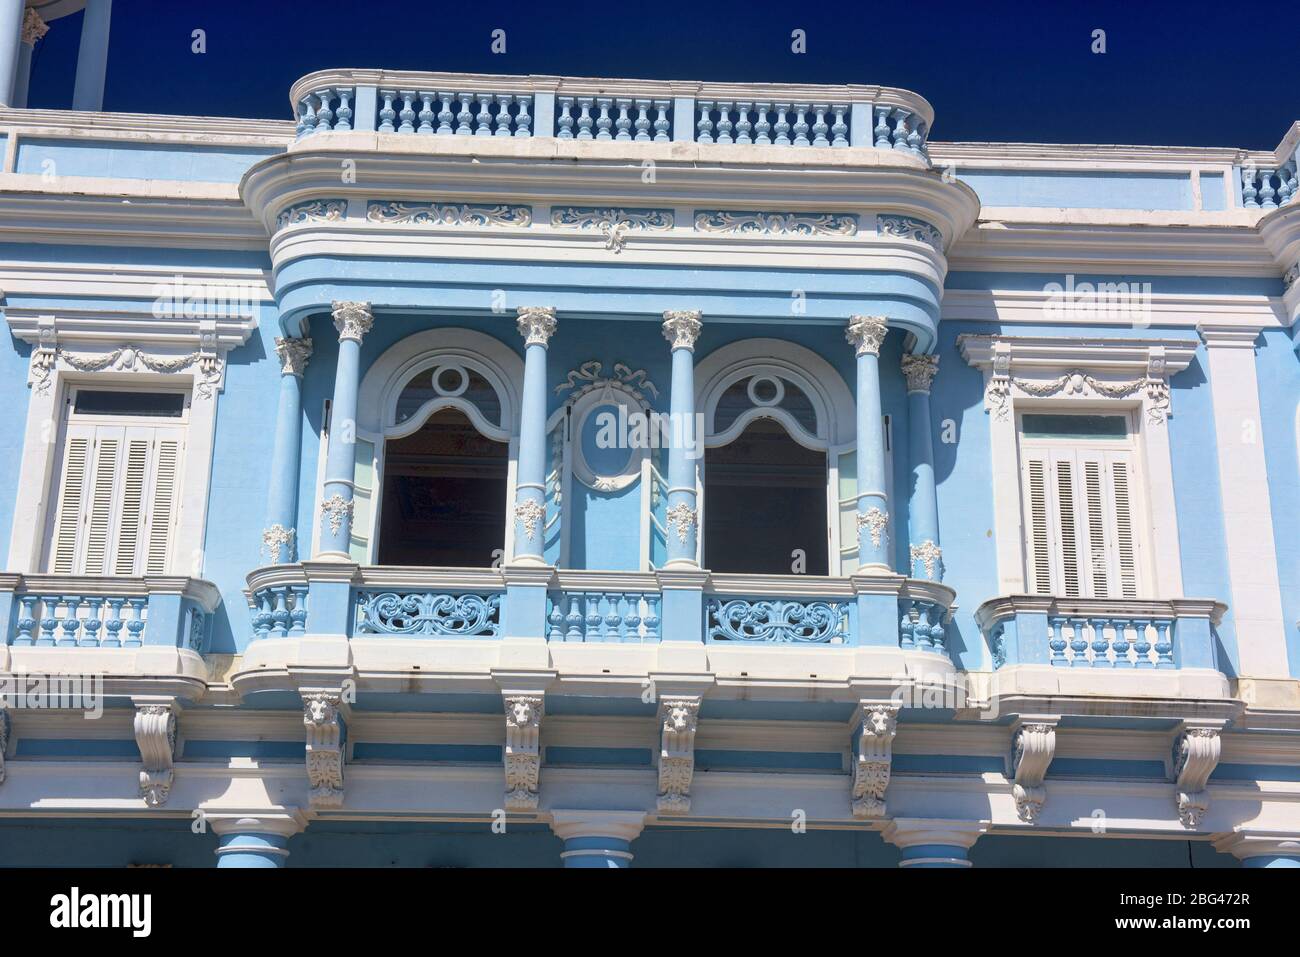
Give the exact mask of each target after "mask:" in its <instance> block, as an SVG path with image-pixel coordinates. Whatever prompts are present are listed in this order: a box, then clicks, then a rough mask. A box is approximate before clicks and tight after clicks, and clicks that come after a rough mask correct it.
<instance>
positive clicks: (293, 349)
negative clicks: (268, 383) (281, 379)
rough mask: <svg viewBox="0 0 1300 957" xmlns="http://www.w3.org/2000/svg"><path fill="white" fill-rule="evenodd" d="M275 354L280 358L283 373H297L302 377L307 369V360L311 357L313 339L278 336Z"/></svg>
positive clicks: (281, 372)
mask: <svg viewBox="0 0 1300 957" xmlns="http://www.w3.org/2000/svg"><path fill="white" fill-rule="evenodd" d="M275 354H276V355H277V356H279V358H280V374H281V375H296V376H297V377H298V378H299V379H301V378H302V376H303V373H305V372H306V371H307V360H308V359H310V358H311V340H310V339H301V338H298V337H296V336H276V337H275Z"/></svg>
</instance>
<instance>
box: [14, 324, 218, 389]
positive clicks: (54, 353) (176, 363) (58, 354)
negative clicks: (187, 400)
mask: <svg viewBox="0 0 1300 957" xmlns="http://www.w3.org/2000/svg"><path fill="white" fill-rule="evenodd" d="M205 338H207V337H205ZM206 344H207V343H205V345H206ZM59 360H62V361H63V362H64V364H66V365H67V366H68V367H69V368H71V369H75V370H76V371H77V372H104V371H106V370H109V369H111V370H113V371H114V372H140V371H142V370H143V371H148V372H157V373H160V374H162V375H175V374H177V373H179V372H184V371H185V370H186V369H190V368H193V369H195V370H196V371H197V373H198V380H197V384H196V391H197V393H198V394H199V396H200V397H202V398H204V399H210V398H212V396H213V395H214V394H215V392H216V390H217V389H218V388H219V387H220V385H221V378H222V373H223V371H224V369H225V360H224V359H223V358H222V356H221V355H220V354H218V353H217V352H216V351H215V350H214V349H213V350H209V349H207V348H204V349H200V350H197V351H194V352H190V353H186V354H185V355H181V356H161V355H154V354H151V353H148V352H143V351H141V350H140V349H139V348H137V347H135V346H119V347H117V348H116V349H111V350H109V351H108V352H99V353H80V352H68V351H67V350H65V349H62V348H60V347H58V346H55V345H53V343H50V344H48V345H47V344H46V343H45V342H44V341H42V343H41V345H40V346H38V347H37V348H36V349H34V350H32V359H31V368H32V372H31V375H32V382H33V384H34V385H35V387H36V394H37V395H48V394H49V392H50V386H51V385H52V384H53V382H54V379H53V376H52V375H51V373H52V372H53V371H54V369H55V367H56V366H57V364H58V362H59Z"/></svg>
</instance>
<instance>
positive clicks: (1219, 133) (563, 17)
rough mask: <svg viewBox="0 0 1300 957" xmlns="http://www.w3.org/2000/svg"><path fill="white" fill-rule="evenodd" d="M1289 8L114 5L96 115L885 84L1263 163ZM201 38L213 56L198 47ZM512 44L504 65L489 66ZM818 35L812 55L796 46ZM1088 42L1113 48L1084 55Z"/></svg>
mask: <svg viewBox="0 0 1300 957" xmlns="http://www.w3.org/2000/svg"><path fill="white" fill-rule="evenodd" d="M1287 10H1288V8H1287V6H1286V5H1285V4H1281V5H1278V4H1263V5H1259V4H1245V5H1233V4H1225V3H1222V2H1219V3H1201V2H1187V3H1176V4H1175V3H1148V2H1143V0H1129V2H1127V3H1123V2H1096V3H1077V4H1072V5H1069V6H1067V5H1065V4H1062V3H1059V2H1058V0H1039V2H1037V3H1007V2H974V3H963V4H953V3H948V2H944V0H936V2H916V0H913V2H905V0H897V2H892V3H879V2H871V0H858V2H811V3H810V2H807V0H803V2H794V0H787V2H773V0H757V2H754V3H740V2H719V3H710V2H704V0H696V2H681V0H650V2H645V0H636V2H630V0H609V2H604V3H590V2H587V3H567V4H566V3H547V2H538V0H534V2H521V0H473V2H468V3H467V2H459V3H429V2H424V3H416V2H402V0H387V2H364V3H357V2H342V0H308V2H304V0H292V2H290V0H224V2H220V3H217V2H209V3H198V2H188V3H186V2H181V3H161V2H158V0H114V4H113V30H112V43H111V47H110V51H109V66H108V84H107V93H106V97H105V108H106V109H109V110H121V111H128V112H146V113H200V114H205V115H218V116H249V117H271V118H283V119H287V118H289V116H290V113H289V105H288V89H289V85H290V84H291V83H292V82H293V80H294V79H296V78H297V77H299V76H301V75H302V74H304V73H308V72H310V71H312V70H316V69H321V68H325V67H343V66H354V67H387V68H403V69H419V70H451V71H485V72H497V73H552V74H561V75H573V76H618V77H644V78H664V79H668V78H675V79H705V80H742V81H746V80H747V81H787V82H829V83H880V84H883V85H887V86H901V87H905V88H907V89H910V90H915V91H916V92H918V93H920V94H922V95H923V96H925V97H926V98H927V99H928V100H930V102H931V103H933V104H934V107H935V112H936V117H937V118H936V122H935V125H934V131H933V135H934V137H935V138H936V139H941V140H1018V141H1029V142H1059V143H1145V144H1160V145H1207V146H1242V147H1248V148H1252V149H1271V148H1272V147H1274V146H1275V145H1276V144H1277V142H1278V140H1280V139H1281V137H1282V135H1283V134H1284V133H1285V132H1286V130H1287V128H1288V126H1289V125H1290V123H1291V122H1292V121H1293V120H1295V119H1300V82H1298V81H1297V79H1296V68H1297V64H1298V63H1300V32H1297V29H1296V22H1295V21H1296V18H1295V16H1294V15H1293V14H1291V13H1288V12H1287ZM80 21H81V15H80V14H77V15H75V16H73V17H68V18H64V19H62V20H56V21H55V22H54V24H53V26H52V29H51V30H50V33H49V35H48V36H47V37H46V38H45V40H44V41H43V43H42V44H41V46H40V47H39V48H38V50H37V53H36V61H35V66H34V70H33V80H32V88H33V92H32V97H31V105H32V106H36V107H66V106H68V105H69V104H70V102H71V99H72V70H73V66H72V65H73V62H74V60H75V56H76V47H77V41H78V34H79V32H80ZM196 28H202V29H204V30H206V31H207V52H206V53H205V54H203V55H195V54H193V53H191V51H190V44H191V39H190V35H191V32H192V31H193V30H194V29H196ZM496 28H502V29H504V30H506V35H507V52H506V54H504V55H496V54H493V53H491V52H490V50H489V44H490V33H491V31H492V30H493V29H496ZM795 28H800V29H803V30H805V31H806V32H807V37H808V52H807V53H805V54H802V55H796V54H794V53H792V52H791V50H790V43H791V41H790V33H791V31H792V30H793V29H795ZM1096 28H1100V29H1104V30H1105V31H1106V41H1107V52H1106V53H1105V54H1094V53H1092V52H1091V50H1090V46H1091V43H1092V40H1091V34H1092V31H1093V30H1094V29H1096Z"/></svg>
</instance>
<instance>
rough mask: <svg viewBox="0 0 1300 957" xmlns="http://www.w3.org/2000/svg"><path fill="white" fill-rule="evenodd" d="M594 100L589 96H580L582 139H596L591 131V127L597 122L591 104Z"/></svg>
mask: <svg viewBox="0 0 1300 957" xmlns="http://www.w3.org/2000/svg"><path fill="white" fill-rule="evenodd" d="M594 102H595V101H594V100H593V99H592V98H591V97H589V96H581V97H579V98H578V110H579V112H578V139H580V140H590V139H595V137H594V136H592V133H591V127H592V125H593V124H594V123H595V122H596V121H595V120H594V119H593V118H592V116H591V105H592V103H594Z"/></svg>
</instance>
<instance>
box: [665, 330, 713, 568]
mask: <svg viewBox="0 0 1300 957" xmlns="http://www.w3.org/2000/svg"><path fill="white" fill-rule="evenodd" d="M702 327H703V323H702V322H701V321H700V313H699V312H698V311H696V310H680V311H674V312H665V313H664V338H666V339H667V340H668V341H669V342H671V343H672V352H673V380H672V388H671V391H670V393H669V400H668V401H669V405H668V408H669V420H670V421H671V423H672V441H671V442H669V444H668V511H667V513H666V517H667V520H668V529H667V532H668V536H667V537H668V561H667V562H666V563H665V565H664V567H665V568H698V567H699V561H698V560H697V558H696V555H697V552H698V546H697V540H698V535H699V527H700V510H699V507H698V505H697V503H696V497H697V495H696V489H697V487H698V484H699V483H698V481H697V474H696V469H697V463H698V460H699V455H700V453H701V452H702V451H703V446H704V435H703V434H696V433H697V430H696V428H695V340H696V339H698V338H699V336H700V329H701V328H702Z"/></svg>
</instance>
